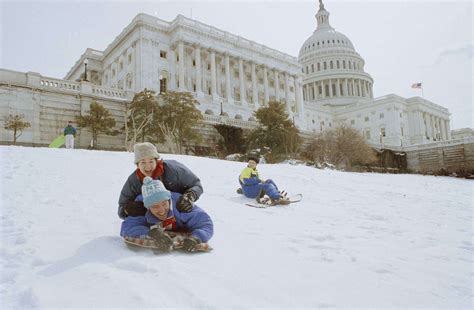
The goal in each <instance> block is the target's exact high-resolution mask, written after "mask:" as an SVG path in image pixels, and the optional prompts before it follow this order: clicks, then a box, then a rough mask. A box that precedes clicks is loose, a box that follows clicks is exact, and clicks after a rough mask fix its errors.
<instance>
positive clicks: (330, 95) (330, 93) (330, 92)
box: [328, 79, 333, 98]
mask: <svg viewBox="0 0 474 310" xmlns="http://www.w3.org/2000/svg"><path fill="white" fill-rule="evenodd" d="M328 88H329V97H330V98H332V96H333V94H332V81H331V79H329V80H328Z"/></svg>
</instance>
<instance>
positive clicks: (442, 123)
mask: <svg viewBox="0 0 474 310" xmlns="http://www.w3.org/2000/svg"><path fill="white" fill-rule="evenodd" d="M440 126H441V129H440V130H441V139H442V140H443V141H446V140H447V138H448V137H447V135H446V121H445V120H444V119H440Z"/></svg>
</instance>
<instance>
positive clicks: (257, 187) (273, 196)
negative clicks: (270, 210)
mask: <svg viewBox="0 0 474 310" xmlns="http://www.w3.org/2000/svg"><path fill="white" fill-rule="evenodd" d="M258 162H259V159H258V157H256V156H249V157H248V164H247V167H245V168H244V170H242V172H241V173H240V176H239V183H240V186H241V188H242V194H244V195H245V197H248V198H256V199H257V202H267V201H265V198H266V197H265V195H267V196H268V198H270V201H269V202H268V203H269V204H288V203H289V199H288V198H287V197H286V195H282V193H283V192H280V191H279V190H278V186H277V185H276V184H275V182H273V180H271V179H268V180H262V179H260V176H259V174H258V170H257V164H258Z"/></svg>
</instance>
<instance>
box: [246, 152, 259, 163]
mask: <svg viewBox="0 0 474 310" xmlns="http://www.w3.org/2000/svg"><path fill="white" fill-rule="evenodd" d="M258 157H259V156H258V155H256V154H250V155H249V156H248V157H247V161H249V160H253V161H254V162H256V163H257V164H258V162H259V161H260V158H258Z"/></svg>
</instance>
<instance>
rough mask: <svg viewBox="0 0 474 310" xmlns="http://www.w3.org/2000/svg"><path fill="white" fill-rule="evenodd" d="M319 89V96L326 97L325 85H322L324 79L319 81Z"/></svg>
mask: <svg viewBox="0 0 474 310" xmlns="http://www.w3.org/2000/svg"><path fill="white" fill-rule="evenodd" d="M321 90H322V94H321V97H322V98H323V99H324V98H326V87H325V85H324V81H321Z"/></svg>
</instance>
